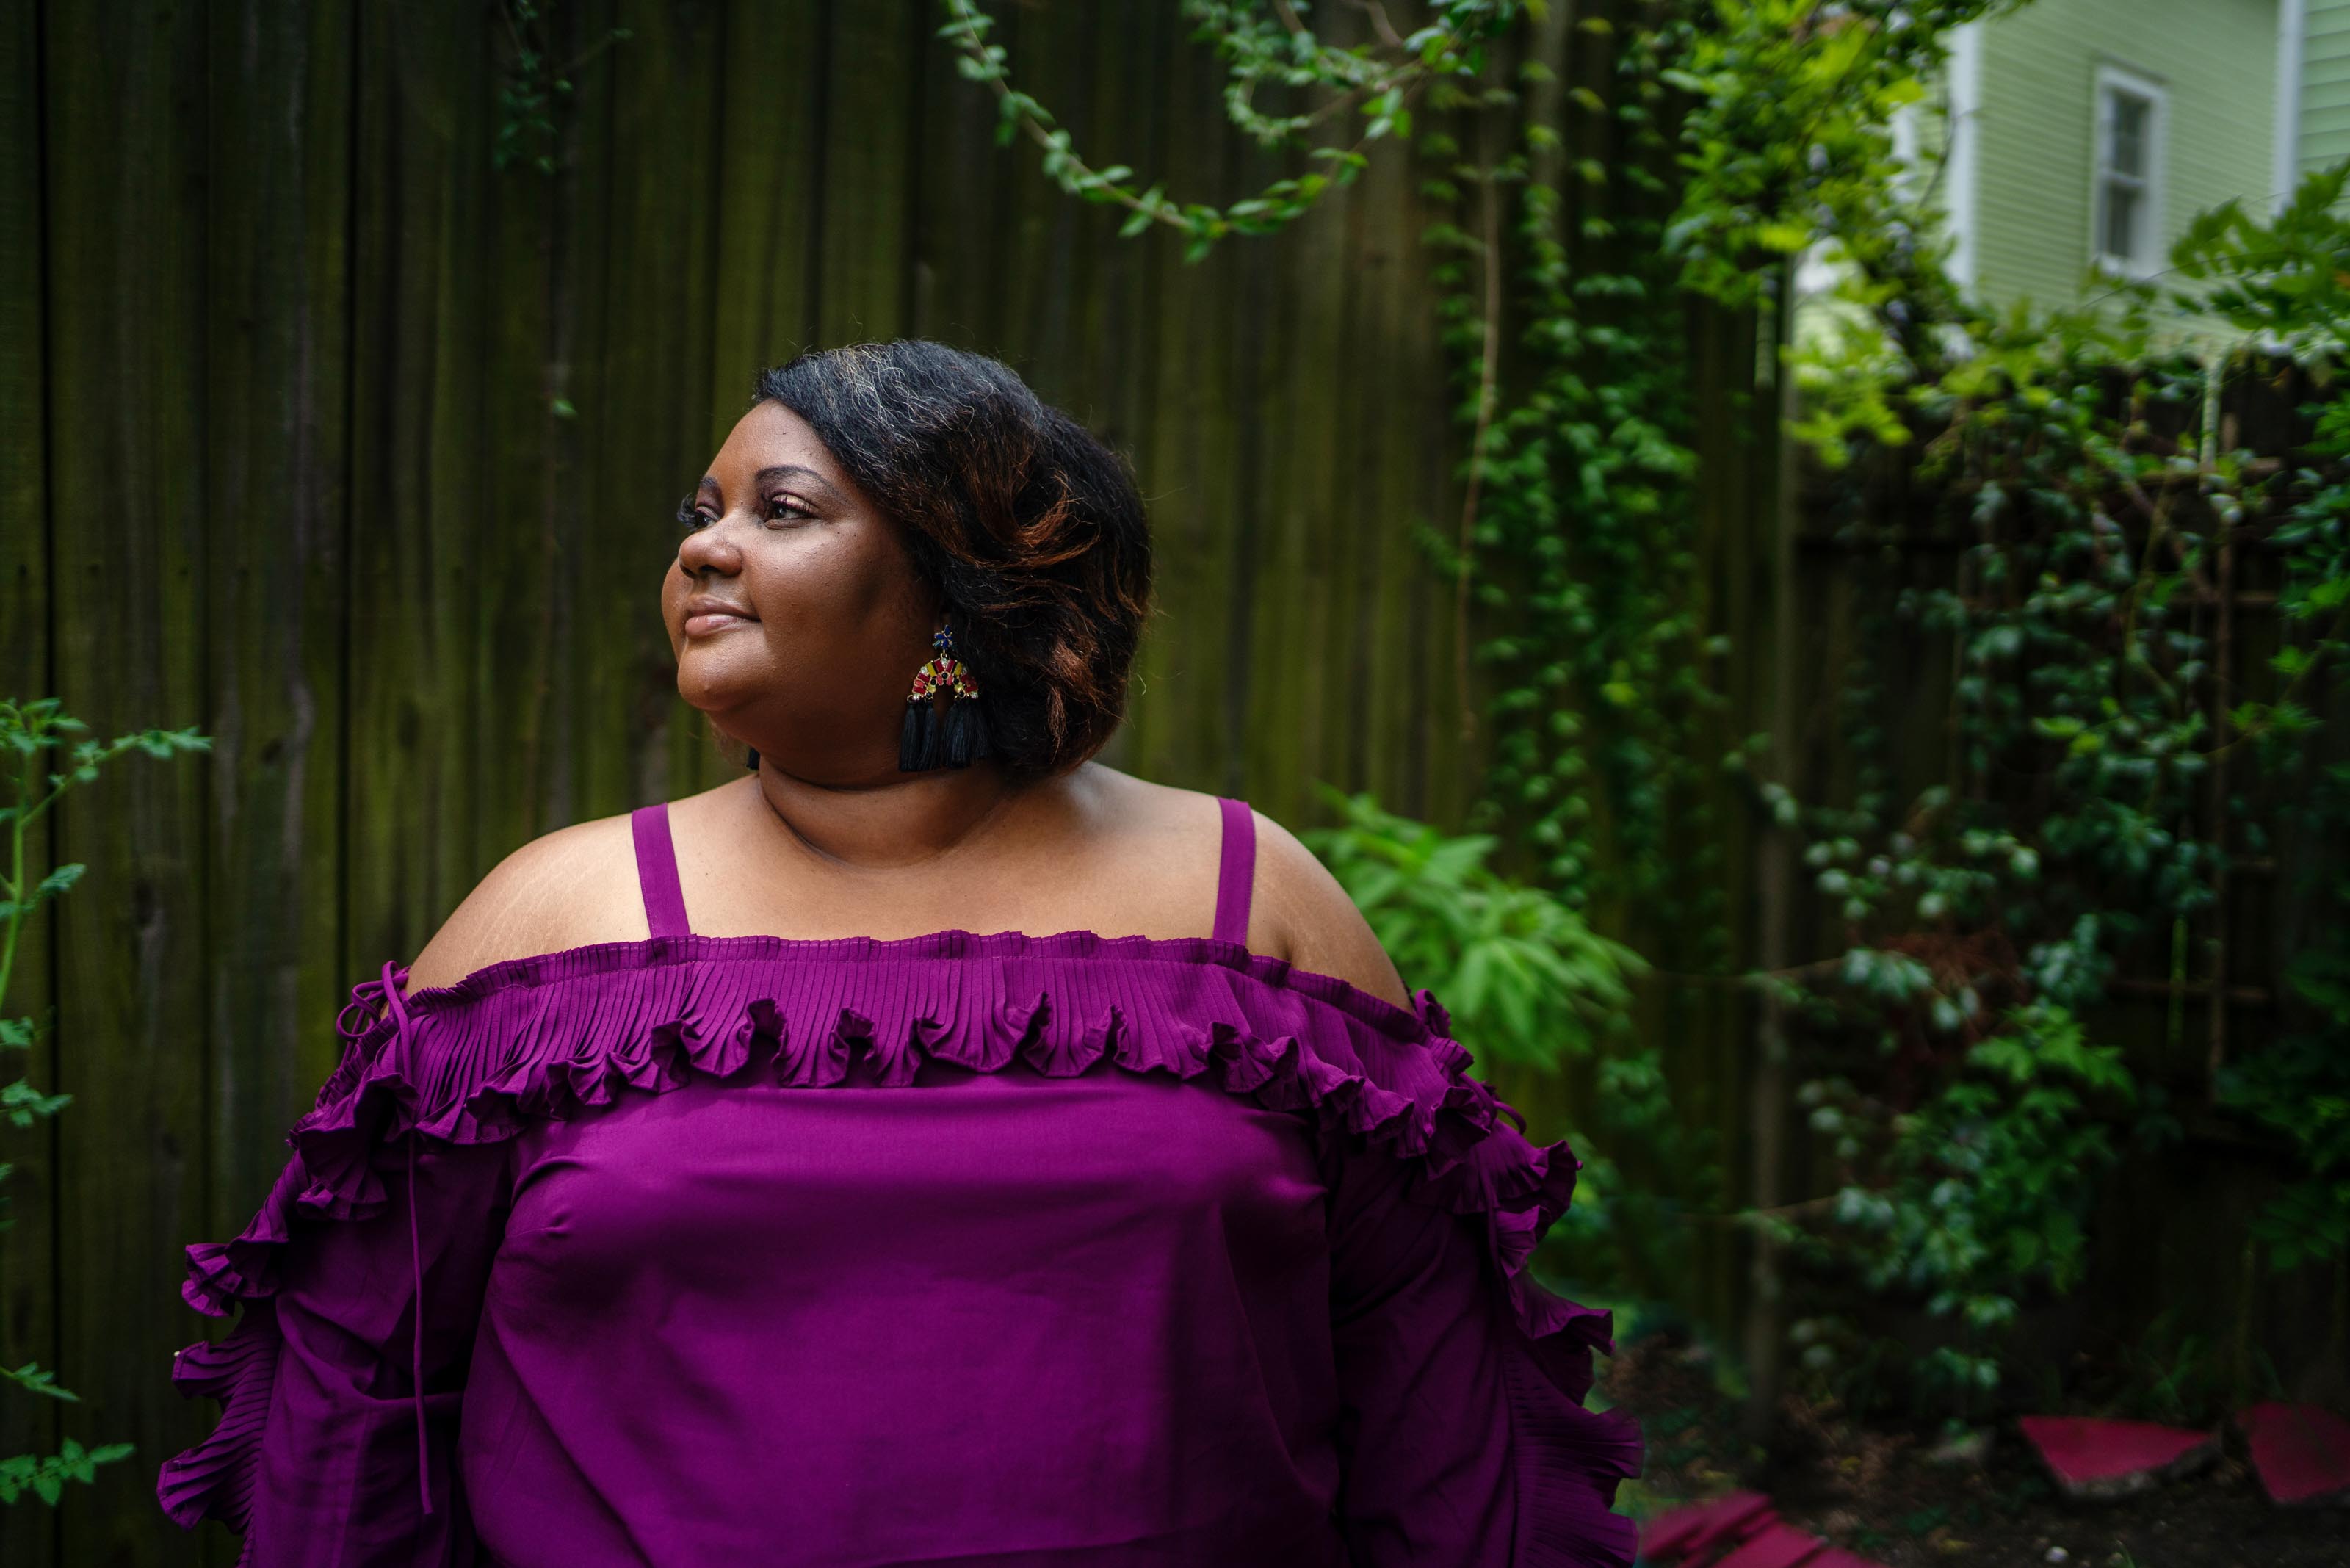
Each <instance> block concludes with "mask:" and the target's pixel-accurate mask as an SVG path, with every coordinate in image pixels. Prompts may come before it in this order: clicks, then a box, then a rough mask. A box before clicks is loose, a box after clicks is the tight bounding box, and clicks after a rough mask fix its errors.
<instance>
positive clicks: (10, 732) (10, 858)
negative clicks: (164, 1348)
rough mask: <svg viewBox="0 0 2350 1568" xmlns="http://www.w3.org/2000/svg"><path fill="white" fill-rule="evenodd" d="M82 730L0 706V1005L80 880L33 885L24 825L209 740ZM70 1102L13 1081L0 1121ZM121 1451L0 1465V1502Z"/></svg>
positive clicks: (22, 1026)
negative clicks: (125, 766) (23, 944)
mask: <svg viewBox="0 0 2350 1568" xmlns="http://www.w3.org/2000/svg"><path fill="white" fill-rule="evenodd" d="M88 728H89V726H88V725H87V724H85V723H83V722H81V721H80V720H78V719H77V718H74V717H73V716H72V715H70V714H68V713H67V712H65V711H63V710H62V708H61V706H60V704H59V703H58V701H57V699H56V698H54V697H42V698H36V699H34V700H33V701H26V702H18V701H16V700H14V699H9V700H5V701H0V755H5V754H9V753H13V754H14V756H15V758H16V768H15V769H14V774H15V778H14V781H13V782H14V784H15V785H16V789H15V798H14V799H12V800H10V801H8V803H7V804H6V805H0V826H5V829H6V831H7V871H6V874H5V877H0V1006H5V1003H6V1000H7V994H8V984H9V981H10V980H11V978H12V977H13V976H14V975H15V972H16V951H17V944H18V941H19V940H20V938H21V937H22V935H23V931H24V925H25V921H26V918H27V917H28V916H30V915H31V914H32V913H33V912H34V911H35V910H36V909H40V908H41V907H42V906H43V905H45V904H47V902H48V901H49V900H51V899H53V898H60V897H62V896H63V895H65V894H66V893H67V892H68V891H70V890H71V889H72V888H73V887H74V885H75V884H76V883H78V881H79V880H80V879H81V875H82V871H83V869H84V867H81V866H80V865H78V864H76V865H67V866H59V867H56V868H55V869H54V870H51V871H49V872H47V874H46V875H43V876H41V877H39V879H38V880H35V878H34V873H33V870H32V868H31V867H28V865H27V863H26V859H27V853H26V852H27V846H26V838H27V835H28V831H29V830H30V829H31V827H32V826H33V825H34V824H35V823H36V822H38V821H39V820H40V819H41V818H42V817H43V816H45V815H47V814H48V812H49V810H50V808H51V807H52V806H54V805H57V802H58V800H60V799H61V798H63V797H64V796H65V794H67V793H68V791H71V790H75V789H79V788H81V787H83V786H84V785H87V784H92V783H95V782H96V781H97V779H98V776H99V771H100V770H101V769H103V768H105V767H106V766H107V765H108V764H109V763H112V762H114V761H115V760H116V759H118V758H120V757H123V756H127V755H129V754H130V753H133V752H140V753H145V754H147V755H149V756H152V757H159V758H168V757H173V756H179V755H182V754H184V753H190V752H202V751H209V750H210V749H211V747H212V742H211V740H210V739H209V738H208V737H206V736H203V735H199V734H197V733H196V732H194V731H193V730H141V731H140V732H137V733H135V734H130V735H124V736H121V737H120V738H118V739H115V740H112V741H107V742H99V741H93V740H77V739H74V737H76V736H80V735H83V734H86V733H87V732H88ZM68 747H69V748H70V750H69V751H68V760H67V763H66V766H65V769H64V771H63V772H58V773H51V772H48V771H47V769H46V768H45V766H44V765H43V759H44V756H45V755H46V754H47V753H53V752H56V751H58V750H60V749H63V748H68ZM53 1011H54V1010H53ZM43 1033H44V1031H43V1030H42V1029H41V1028H40V1027H39V1025H37V1024H36V1022H35V1021H34V1020H33V1019H31V1018H29V1017H25V1018H18V1017H8V1016H5V1015H0V1051H21V1052H24V1053H26V1054H28V1055H29V1054H31V1052H32V1051H33V1049H34V1047H35V1046H36V1044H38V1043H39V1041H40V1039H41V1037H42V1035H43ZM72 1099H73V1096H70V1095H51V1094H44V1093H43V1092H41V1091H40V1090H39V1089H36V1088H35V1087H34V1086H33V1085H32V1083H31V1082H30V1080H29V1079H28V1078H27V1077H22V1076H20V1077H18V1078H17V1079H16V1081H15V1082H14V1083H11V1084H9V1085H6V1086H5V1088H0V1114H5V1116H6V1117H7V1119H8V1121H9V1123H10V1124H11V1125H12V1126H15V1127H19V1128H25V1127H32V1126H33V1125H34V1124H35V1123H36V1121H40V1120H44V1119H47V1118H48V1117H51V1116H56V1115H57V1113H58V1112H59V1111H61V1110H63V1109H64V1108H65V1107H66V1106H68V1105H69V1104H71V1103H72ZM10 1170H11V1167H9V1166H6V1165H0V1180H5V1179H6V1177H7V1176H8V1174H9V1172H10ZM0 1203H5V1197H0ZM6 1223H11V1222H10V1221H0V1225H5V1224H6ZM0 1378H5V1379H6V1380H7V1381H8V1382H10V1383H13V1384H15V1385H16V1386H17V1387H18V1388H20V1389H22V1390H24V1391H25V1392H26V1393H29V1394H35V1395H38V1396H41V1397H45V1398H50V1399H59V1400H65V1401H68V1402H78V1396H76V1395H75V1394H74V1393H73V1391H72V1390H70V1389H68V1388H66V1387H63V1386H60V1385H59V1384H58V1383H57V1376H56V1374H54V1373H52V1372H50V1371H48V1370H47V1369H46V1368H44V1367H42V1366H38V1365H37V1364H36V1363H33V1362H29V1361H28V1362H26V1364H25V1365H24V1366H18V1367H15V1368H13V1369H11V1368H7V1367H0ZM130 1452H131V1448H130V1444H128V1443H109V1444H104V1445H101V1446H99V1447H98V1448H95V1449H84V1448H83V1447H82V1446H81V1445H80V1444H79V1443H78V1442H76V1441H74V1440H73V1439H72V1438H68V1439H66V1441H65V1443H64V1444H63V1446H62V1448H61V1449H60V1451H59V1452H58V1453H57V1454H56V1455H53V1456H49V1457H46V1458H44V1457H38V1456H35V1455H31V1454H19V1455H17V1456H16V1457H15V1458H12V1459H0V1503H13V1502H15V1501H16V1500H17V1499H18V1498H19V1497H21V1496H23V1495H24V1494H25V1493H26V1492H27V1491H30V1492H32V1493H33V1494H34V1495H35V1496H36V1497H38V1498H39V1499H40V1500H41V1501H44V1502H47V1503H55V1502H56V1501H57V1497H58V1495H59V1492H60V1490H61V1489H62V1488H63V1486H64V1484H65V1483H66V1482H67V1481H69V1480H76V1481H83V1482H88V1481H89V1480H92V1479H93V1472H94V1471H95V1470H96V1469H97V1467H99V1465H104V1464H111V1463H113V1462H115V1461H116V1460H118V1459H125V1458H128V1457H129V1456H130Z"/></svg>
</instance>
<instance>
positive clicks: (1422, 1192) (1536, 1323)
mask: <svg viewBox="0 0 2350 1568" xmlns="http://www.w3.org/2000/svg"><path fill="white" fill-rule="evenodd" d="M1413 1002H1414V1007H1415V1011H1416V1012H1417V1013H1418V1015H1419V1019H1420V1021H1421V1023H1423V1024H1424V1025H1425V1026H1426V1027H1427V1029H1428V1032H1429V1043H1430V1046H1431V1048H1433V1049H1436V1050H1438V1051H1440V1052H1447V1053H1457V1066H1458V1067H1459V1068H1461V1069H1462V1070H1461V1071H1459V1072H1456V1074H1455V1075H1454V1089H1453V1091H1452V1093H1451V1094H1450V1095H1449V1096H1448V1105H1447V1106H1446V1111H1445V1115H1444V1116H1443V1118H1442V1120H1441V1122H1440V1127H1441V1126H1442V1125H1444V1124H1448V1123H1449V1124H1450V1125H1451V1126H1452V1127H1454V1128H1456V1129H1461V1131H1463V1132H1464V1134H1465V1136H1462V1137H1458V1138H1456V1139H1455V1140H1454V1146H1453V1147H1445V1140H1444V1138H1442V1137H1436V1138H1432V1139H1431V1140H1430V1143H1429V1146H1428V1147H1427V1148H1426V1149H1425V1151H1424V1152H1423V1154H1422V1156H1421V1158H1419V1159H1417V1160H1414V1159H1398V1158H1388V1156H1387V1154H1386V1153H1385V1152H1383V1151H1382V1150H1381V1149H1380V1147H1378V1143H1377V1140H1359V1139H1347V1138H1333V1139H1329V1140H1326V1143H1325V1146H1324V1149H1323V1155H1322V1158H1323V1162H1324V1177H1325V1181H1326V1185H1327V1186H1328V1188H1329V1190H1330V1192H1331V1204H1330V1219H1329V1226H1330V1241H1331V1260H1332V1261H1331V1271H1332V1272H1331V1289H1332V1301H1331V1312H1332V1331H1333V1343H1334V1345H1335V1348H1336V1355H1337V1366H1338V1377H1339V1387H1340V1398H1341V1417H1340V1429H1339V1444H1340V1452H1341V1456H1342V1463H1343V1466H1344V1469H1343V1480H1342V1483H1341V1490H1340V1497H1339V1515H1340V1519H1341V1523H1342V1527H1343V1529H1344V1531H1345V1532H1346V1536H1347V1547H1348V1550H1349V1552H1350V1553H1351V1555H1352V1558H1353V1561H1354V1562H1355V1563H1357V1565H1358V1568H1390V1565H1397V1568H1400V1565H1402V1564H1406V1563H1410V1564H1420V1563H1447V1564H1454V1565H1459V1568H1566V1565H1569V1564H1572V1565H1575V1568H1626V1565H1627V1564H1629V1563H1631V1562H1632V1558H1633V1534H1634V1532H1633V1526H1632V1523H1631V1521H1629V1520H1627V1519H1626V1518H1625V1517H1623V1516H1622V1515H1620V1514H1617V1513H1615V1512H1613V1511H1611V1510H1612V1505H1613V1503H1614V1500H1615V1494H1616V1487H1617V1482H1618V1481H1619V1480H1627V1479H1629V1478H1631V1477H1633V1476H1636V1475H1638V1473H1639V1468H1640V1436H1639V1430H1638V1427H1637V1426H1636V1425H1635V1424H1634V1423H1633V1422H1632V1421H1631V1420H1630V1419H1628V1418H1627V1417H1624V1416H1622V1415H1620V1414H1614V1413H1604V1412H1595V1411H1592V1410H1588V1409H1586V1408H1585V1407H1584V1404H1583V1400H1584V1397H1585V1396H1586V1393H1587V1392H1588V1391H1589V1389H1590V1386H1591V1377H1592V1373H1591V1357H1592V1353H1593V1352H1594V1351H1595V1350H1597V1351H1603V1352H1604V1351H1609V1350H1612V1348H1613V1346H1612V1344H1611V1342H1610V1339H1609V1334H1610V1332H1611V1326H1610V1321H1609V1317H1608V1314H1606V1313H1604V1312H1599V1311H1596V1310H1593V1309H1590V1308H1586V1307H1583V1306H1579V1305H1577V1304H1575V1303H1573V1302H1569V1301H1565V1300H1562V1299H1560V1298H1559V1297H1558V1296H1556V1295H1554V1294H1552V1293H1550V1292H1549V1291H1547V1290H1545V1289H1544V1287H1543V1286H1542V1285H1540V1284H1539V1283H1537V1282H1535V1281H1534V1278H1533V1277H1532V1275H1531V1273H1530V1272H1528V1268H1527V1265H1528V1263H1529V1262H1530V1261H1531V1259H1532V1256H1533V1253H1534V1246H1535V1244H1536V1242H1538V1241H1540V1240H1541V1239H1542V1236H1543V1234H1544V1231H1547V1230H1548V1229H1549V1227H1550V1225H1551V1224H1552V1222H1553V1221H1554V1220H1556V1219H1557V1217H1558V1216H1559V1215H1560V1214H1561V1213H1562V1212H1564V1211H1565V1208H1566V1205H1567V1199H1568V1198H1569V1196H1570V1194H1571V1193H1572V1192H1573V1190H1574V1187H1575V1169H1576V1161H1575V1157H1574V1155H1573V1153H1572V1152H1571V1151H1570V1150H1569V1149H1568V1148H1567V1147H1566V1145H1565V1142H1564V1141H1561V1142H1557V1143H1552V1144H1548V1145H1543V1146H1536V1145H1534V1144H1530V1143H1529V1142H1527V1140H1526V1139H1525V1138H1524V1137H1523V1136H1522V1133H1523V1129H1522V1125H1513V1118H1514V1113H1513V1112H1511V1111H1510V1110H1509V1109H1508V1107H1507V1106H1503V1104H1502V1103H1501V1102H1500V1101H1499V1100H1496V1099H1494V1098H1493V1097H1492V1093H1491V1091H1490V1090H1487V1089H1486V1088H1485V1087H1484V1085H1482V1084H1480V1083H1479V1082H1478V1081H1477V1080H1475V1079H1473V1078H1470V1077H1468V1076H1467V1075H1466V1073H1465V1067H1466V1064H1467V1054H1466V1052H1464V1051H1461V1048H1460V1047H1459V1046H1458V1044H1455V1043H1454V1042H1452V1041H1451V1039H1450V1038H1449V1036H1448V1034H1447V1030H1448V1029H1449V1023H1448V1021H1447V1019H1446V1017H1445V1014H1444V1010H1443V1009H1442V1007H1441V1006H1440V1005H1439V1004H1438V1002H1436V1000H1435V998H1434V997H1433V996H1431V995H1430V993H1429V992H1425V991H1421V992H1415V993H1414V996H1413Z"/></svg>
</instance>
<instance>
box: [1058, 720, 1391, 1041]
mask: <svg viewBox="0 0 2350 1568" xmlns="http://www.w3.org/2000/svg"><path fill="white" fill-rule="evenodd" d="M1087 765H1088V766H1089V767H1099V768H1100V773H1099V774H1098V775H1097V778H1098V779H1099V784H1100V787H1102V788H1103V789H1104V790H1106V791H1116V792H1118V794H1120V795H1122V796H1123V799H1122V801H1121V803H1120V804H1121V805H1123V806H1124V807H1126V809H1125V810H1124V811H1122V812H1121V815H1123V816H1124V817H1125V819H1126V820H1128V822H1130V823H1134V824H1137V825H1138V826H1139V830H1140V831H1143V832H1156V833H1164V834H1184V835H1188V836H1190V839H1191V843H1190V845H1189V848H1190V851H1191V854H1194V855H1200V856H1204V857H1205V858H1206V860H1207V863H1208V864H1210V865H1214V864H1215V863H1216V862H1217V860H1218V858H1219V854H1218V852H1219V849H1220V846H1221V841H1222V831H1223V819H1222V814H1221V813H1220V812H1219V811H1218V810H1217V808H1216V804H1215V796H1214V795H1213V794H1210V793H1209V792H1207V791H1204V790H1191V789H1182V788H1179V787H1177V786H1174V785H1170V784H1152V783H1150V782H1149V781H1147V780H1143V779H1138V778H1135V777H1133V776H1132V775H1130V774H1122V773H1119V772H1118V771H1117V770H1116V769H1114V768H1109V767H1106V766H1101V765H1100V764H1097V763H1089V764H1087ZM1250 815H1251V817H1252V818H1253V821H1254V822H1255V824H1256V871H1255V877H1254V878H1253V883H1252V890H1251V892H1250V896H1249V925H1248V946H1249V950H1250V951H1252V952H1258V953H1263V954H1264V955H1265V956H1266V957H1268V958H1278V959H1285V960H1287V961H1289V962H1290V963H1291V964H1292V965H1294V966H1295V967H1296V968H1298V969H1303V970H1311V971H1315V972H1316V973H1318V974H1327V975H1334V976H1336V978H1338V979H1340V980H1343V981H1347V983H1348V984H1350V985H1352V986H1354V987H1355V988H1356V989H1357V990H1358V991H1365V992H1369V993H1370V994H1371V995H1373V996H1377V997H1380V998H1382V999H1384V1000H1386V1001H1388V1002H1394V1003H1396V1004H1397V1005H1398V1006H1399V1007H1409V1005H1410V1004H1411V997H1410V993H1409V992H1407V991H1406V990H1405V989H1404V983H1403V979H1402V977H1401V976H1400V975H1399V973H1398V972H1397V971H1396V967H1395V963H1394V961H1392V960H1391V959H1389V958H1388V955H1387V950H1386V949H1384V948H1382V947H1380V946H1379V940H1378V937H1376V936H1374V935H1373V934H1372V933H1371V928H1370V924H1369V922H1368V921H1367V920H1365V919H1363V915H1362V911H1361V910H1359V909H1357V908H1356V907H1355V901H1354V900H1353V899H1352V898H1348V897H1347V890H1346V888H1343V887H1341V886H1339V883H1338V879H1337V878H1336V877H1333V876H1332V875H1331V874H1330V870H1329V867H1326V866H1324V865H1323V864H1322V862H1321V861H1320V860H1318V859H1316V858H1315V855H1314V852H1313V851H1312V850H1310V849H1308V848H1306V847H1305V845H1304V844H1303V843H1301V842H1299V840H1298V838H1297V836H1296V835H1295V834H1294V833H1292V832H1290V830H1289V829H1288V828H1286V827H1284V826H1282V825H1281V824H1280V823H1279V822H1277V821H1275V820H1274V818H1272V817H1270V816H1267V815H1265V814H1264V813H1263V812H1262V811H1258V810H1256V809H1255V808H1254V807H1253V806H1252V807H1251V808H1250Z"/></svg>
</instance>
